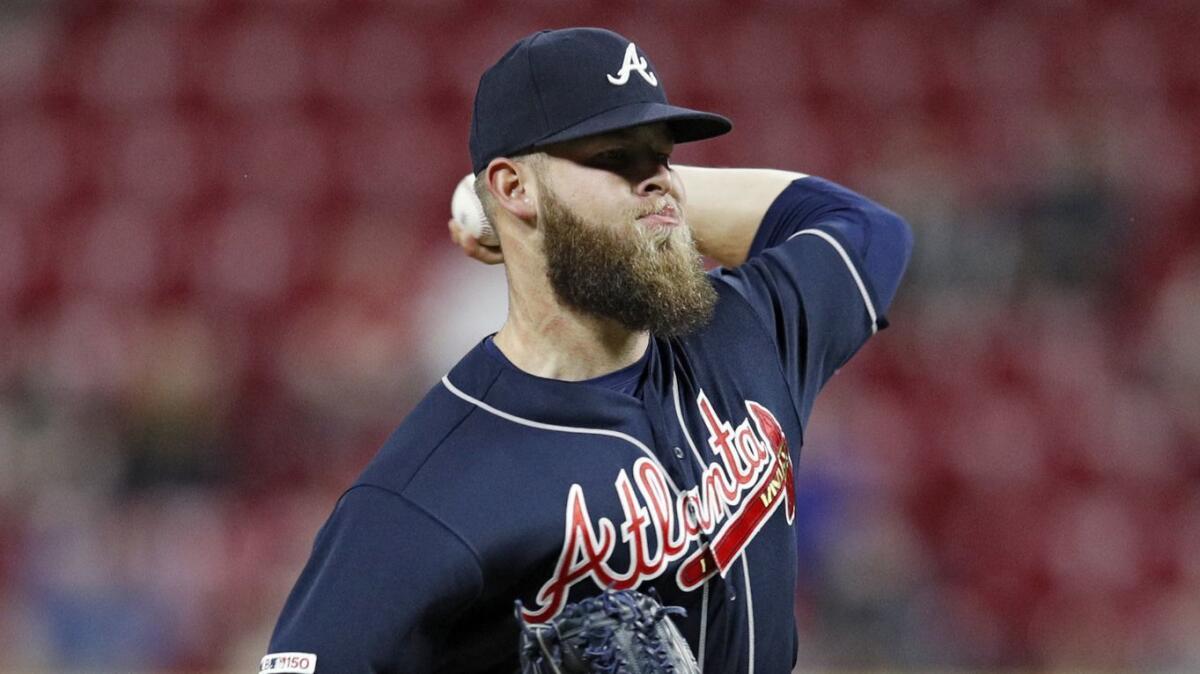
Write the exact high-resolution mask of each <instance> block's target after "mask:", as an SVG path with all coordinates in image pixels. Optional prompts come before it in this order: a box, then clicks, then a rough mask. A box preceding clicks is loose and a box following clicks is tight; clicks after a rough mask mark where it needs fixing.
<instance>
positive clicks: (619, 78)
mask: <svg viewBox="0 0 1200 674" xmlns="http://www.w3.org/2000/svg"><path fill="white" fill-rule="evenodd" d="M649 67H650V64H649V63H646V59H644V58H640V57H638V53H637V47H636V46H634V44H633V43H632V42H630V43H629V46H628V47H626V48H625V61H624V62H623V63H622V64H621V69H620V70H618V71H617V74H616V75H615V76H614V75H607V77H608V81H609V82H612V83H613V84H625V83H626V82H628V81H629V73H631V72H633V71H635V70H636V71H637V73H638V74H639V75H641V76H642V79H644V80H646V81H647V82H649V83H650V86H652V87H657V86H658V78H657V77H655V76H654V73H652V72H650V71H649V70H648V68H649Z"/></svg>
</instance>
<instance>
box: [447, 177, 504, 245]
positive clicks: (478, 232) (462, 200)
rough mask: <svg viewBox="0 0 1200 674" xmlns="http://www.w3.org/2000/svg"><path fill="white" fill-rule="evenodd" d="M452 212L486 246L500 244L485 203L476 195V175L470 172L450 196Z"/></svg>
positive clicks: (466, 229) (469, 232) (464, 228)
mask: <svg viewBox="0 0 1200 674" xmlns="http://www.w3.org/2000/svg"><path fill="white" fill-rule="evenodd" d="M450 214H451V215H452V216H454V219H455V220H457V221H458V224H460V225H462V228H463V230H465V231H466V232H467V233H468V234H470V235H471V236H473V237H475V238H476V239H477V240H478V241H479V243H481V244H483V245H485V246H499V245H500V239H498V238H497V237H496V230H494V229H492V223H490V222H488V219H487V215H484V213H483V204H481V203H479V197H477V196H475V176H474V175H471V174H470V173H468V174H467V175H466V176H464V177H463V179H462V180H460V181H458V186H457V187H455V188H454V196H452V197H450Z"/></svg>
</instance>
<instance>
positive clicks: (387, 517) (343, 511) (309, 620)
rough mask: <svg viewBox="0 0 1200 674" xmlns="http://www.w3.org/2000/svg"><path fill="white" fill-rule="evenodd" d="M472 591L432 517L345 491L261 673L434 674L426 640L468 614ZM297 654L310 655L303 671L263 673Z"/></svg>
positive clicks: (377, 491) (395, 500)
mask: <svg viewBox="0 0 1200 674" xmlns="http://www.w3.org/2000/svg"><path fill="white" fill-rule="evenodd" d="M481 584H482V580H481V576H480V571H479V565H478V563H477V561H476V558H475V556H474V553H473V552H472V551H471V550H470V548H469V547H468V546H467V545H466V543H465V542H463V541H462V540H461V539H459V538H458V537H457V536H455V535H454V534H453V533H452V532H451V531H449V530H448V529H447V528H446V527H444V526H443V525H442V524H441V523H439V522H438V521H437V520H436V519H434V518H433V517H431V516H430V515H429V514H428V513H426V512H425V511H424V510H422V509H420V508H419V507H417V506H416V505H414V504H413V503H411V502H410V501H409V500H408V499H406V498H404V497H403V496H401V495H399V494H395V493H393V492H390V491H387V490H385V489H382V488H378V487H374V486H370V485H360V486H357V487H354V488H352V489H351V490H349V491H348V492H346V494H344V495H343V496H342V498H341V500H340V501H339V502H338V505H337V506H336V508H335V509H334V511H333V514H332V515H331V516H330V518H329V520H328V521H327V522H326V523H325V525H324V526H323V527H322V528H321V531H320V532H319V533H318V534H317V539H316V542H315V543H314V545H313V552H312V556H311V557H310V558H309V561H308V563H307V565H306V566H305V568H304V570H303V572H302V573H301V574H300V578H299V580H298V581H297V582H296V586H295V587H294V588H293V590H292V592H291V595H290V596H289V597H288V599H287V602H286V603H285V605H284V608H283V613H282V615H281V616H280V618H279V622H278V623H277V624H276V627H275V632H274V634H273V635H272V637H271V642H270V646H269V648H268V652H269V653H270V655H268V656H267V657H266V658H264V662H263V667H264V671H272V672H280V674H283V673H285V672H293V671H295V672H303V673H306V674H325V673H329V674H360V673H361V674H368V673H373V672H382V671H387V672H427V671H433V670H434V668H435V667H434V656H435V653H436V652H437V650H438V647H439V644H438V642H436V640H435V637H434V635H436V634H438V633H439V632H440V630H439V629H438V628H439V626H442V625H444V623H445V622H447V621H449V620H451V619H453V618H454V616H456V615H458V614H460V613H461V612H462V611H464V610H465V609H466V608H467V607H469V605H470V602H471V601H472V599H473V598H474V597H475V596H477V595H478V593H479V590H480V587H481ZM300 656H312V660H311V661H309V666H310V668H309V669H302V668H297V669H294V670H293V669H288V668H286V665H285V666H284V667H282V668H278V669H269V670H268V669H267V667H268V664H269V663H276V662H282V663H286V662H288V661H289V659H290V660H291V661H294V662H305V660H304V659H303V657H300ZM312 665H315V669H313V668H312ZM272 666H274V665H272Z"/></svg>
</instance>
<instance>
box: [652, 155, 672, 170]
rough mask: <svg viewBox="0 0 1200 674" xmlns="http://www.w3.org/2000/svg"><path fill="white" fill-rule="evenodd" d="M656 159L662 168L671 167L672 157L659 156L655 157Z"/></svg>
mask: <svg viewBox="0 0 1200 674" xmlns="http://www.w3.org/2000/svg"><path fill="white" fill-rule="evenodd" d="M654 158H655V159H657V160H658V163H659V165H660V166H666V167H667V168H670V167H671V155H669V154H658V155H654Z"/></svg>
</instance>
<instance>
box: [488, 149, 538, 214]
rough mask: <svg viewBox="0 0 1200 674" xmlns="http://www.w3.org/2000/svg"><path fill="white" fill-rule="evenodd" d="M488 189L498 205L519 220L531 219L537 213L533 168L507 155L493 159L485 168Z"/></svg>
mask: <svg viewBox="0 0 1200 674" xmlns="http://www.w3.org/2000/svg"><path fill="white" fill-rule="evenodd" d="M484 175H485V177H486V178H487V186H488V191H489V192H491V194H492V198H493V199H494V200H495V203H496V206H497V207H498V208H502V209H504V210H506V211H508V212H509V213H512V214H513V215H514V216H515V217H516V218H518V219H519V220H524V221H530V220H533V218H534V217H535V216H536V215H537V206H536V205H535V204H536V203H537V199H536V196H537V195H536V190H537V186H536V185H535V184H534V176H533V168H532V167H531V166H529V165H528V164H527V163H525V162H518V161H514V160H512V159H509V158H507V157H497V158H496V159H493V160H492V161H491V162H490V163H489V164H488V165H487V168H485V169H484Z"/></svg>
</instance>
